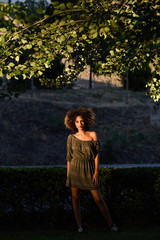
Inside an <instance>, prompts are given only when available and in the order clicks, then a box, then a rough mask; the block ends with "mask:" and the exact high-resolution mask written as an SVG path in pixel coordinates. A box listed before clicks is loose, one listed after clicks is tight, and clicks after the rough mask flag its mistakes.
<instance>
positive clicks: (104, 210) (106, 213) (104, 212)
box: [90, 190, 113, 227]
mask: <svg viewBox="0 0 160 240" xmlns="http://www.w3.org/2000/svg"><path fill="white" fill-rule="evenodd" d="M90 192H91V194H92V196H93V198H94V201H95V202H96V204H97V206H98V207H99V209H100V211H101V213H102V215H103V216H104V218H105V220H106V222H107V224H108V226H109V227H111V226H112V224H113V223H112V220H111V217H110V214H109V211H108V208H107V206H106V204H105V202H104V200H103V198H102V195H101V193H100V191H99V190H90Z"/></svg>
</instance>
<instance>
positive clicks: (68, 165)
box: [67, 161, 71, 177]
mask: <svg viewBox="0 0 160 240" xmlns="http://www.w3.org/2000/svg"><path fill="white" fill-rule="evenodd" d="M70 165H71V162H69V161H67V177H68V174H69V169H70Z"/></svg>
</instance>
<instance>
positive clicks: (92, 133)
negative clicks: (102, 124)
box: [90, 132, 98, 141]
mask: <svg viewBox="0 0 160 240" xmlns="http://www.w3.org/2000/svg"><path fill="white" fill-rule="evenodd" d="M90 136H91V137H92V139H93V141H97V140H98V137H97V133H96V132H90Z"/></svg>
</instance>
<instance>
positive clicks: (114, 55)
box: [0, 0, 160, 96]
mask: <svg viewBox="0 0 160 240" xmlns="http://www.w3.org/2000/svg"><path fill="white" fill-rule="evenodd" d="M52 6H53V13H51V14H50V15H44V16H43V17H42V16H37V15H35V14H28V12H27V11H28V10H27V9H23V11H22V10H21V9H20V7H18V6H16V5H11V6H9V5H8V4H2V3H1V4H0V13H1V15H0V20H2V19H3V23H4V24H3V26H1V25H0V46H1V47H0V72H1V75H2V72H6V73H7V74H8V75H7V76H13V77H14V76H16V77H17V78H18V77H20V76H21V75H22V76H23V79H26V78H31V77H33V76H36V77H40V78H41V77H42V76H43V72H44V71H45V69H46V68H50V66H51V62H52V61H54V59H55V58H56V57H57V56H61V57H63V58H67V59H74V61H75V65H73V66H72V68H70V69H69V70H67V71H65V72H64V75H60V76H59V77H58V78H57V86H58V85H59V83H60V82H63V81H64V79H65V80H66V79H67V81H68V82H71V81H73V80H75V79H76V77H77V75H78V74H79V73H80V71H83V69H84V68H85V67H86V65H87V64H90V65H92V68H93V71H94V72H95V73H96V74H109V73H112V72H114V73H117V74H121V73H122V72H124V71H127V70H128V69H130V70H133V69H134V68H142V67H143V64H145V63H146V62H154V60H155V59H156V62H159V58H160V57H159V56H160V42H159V39H160V33H159V30H158V29H159V28H160V21H159V20H160V14H159V12H160V11H159V6H158V2H156V1H154V0H150V1H149V0H145V1H139V0H134V1H131V0H124V1H117V0H116V1H111V0H102V1H99V0H92V1H91V0H78V1H76V4H73V3H71V2H67V3H66V1H63V2H62V1H53V2H52ZM11 9H12V11H13V12H14V14H13V16H11V15H10V14H9V13H10V11H11ZM20 11H21V12H20ZM22 13H23V14H22ZM37 13H39V14H40V15H41V14H43V13H44V10H43V9H39V10H37ZM13 64H14V65H13ZM157 71H158V69H157ZM48 84H49V83H48ZM156 84H157V83H156ZM150 86H151V85H150ZM157 87H159V85H158V86H157ZM152 88H153V87H152ZM153 94H157V93H156V92H155V91H154V92H153V93H152V95H151V96H153Z"/></svg>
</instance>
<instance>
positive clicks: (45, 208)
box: [0, 167, 160, 228]
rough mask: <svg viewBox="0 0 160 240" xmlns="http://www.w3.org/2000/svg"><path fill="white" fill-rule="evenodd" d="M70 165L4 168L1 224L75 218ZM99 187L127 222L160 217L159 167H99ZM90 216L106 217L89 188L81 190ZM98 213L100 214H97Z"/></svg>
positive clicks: (119, 217) (93, 220)
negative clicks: (68, 174) (67, 184)
mask: <svg viewBox="0 0 160 240" xmlns="http://www.w3.org/2000/svg"><path fill="white" fill-rule="evenodd" d="M65 180H66V169H65V168H56V167H35V168H0V220H1V227H4V226H7V227H11V226H13V227H14V228H15V226H20V225H21V226H25V227H26V226H28V227H37V226H43V227H53V226H57V225H61V226H63V224H65V226H66V225H67V224H69V225H70V224H71V223H74V222H75V220H74V217H73V212H72V203H71V193H70V189H68V188H66V187H65ZM100 188H101V192H102V195H103V197H104V200H105V201H106V203H107V205H108V207H109V210H110V213H111V216H112V218H113V219H114V220H115V221H116V222H117V223H123V224H134V225H138V224H153V223H155V222H157V223H159V222H160V168H107V167H103V168H100ZM81 196H82V199H81V201H82V209H83V217H84V216H85V221H88V222H91V223H93V224H95V223H97V218H98V219H99V220H98V222H99V223H100V222H102V221H103V222H104V220H103V218H102V217H101V215H100V213H99V210H98V209H97V206H96V204H95V203H94V201H93V199H92V197H91V194H90V192H88V191H81ZM97 215H98V216H97Z"/></svg>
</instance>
